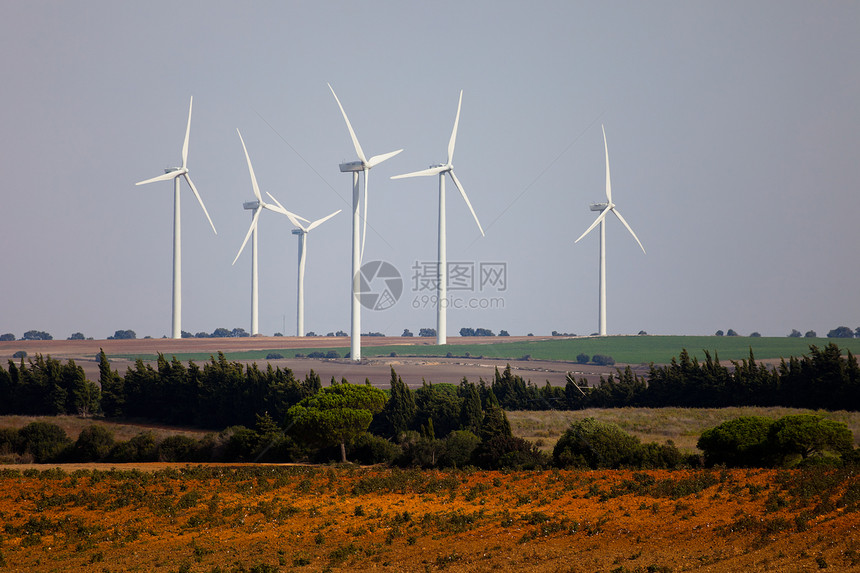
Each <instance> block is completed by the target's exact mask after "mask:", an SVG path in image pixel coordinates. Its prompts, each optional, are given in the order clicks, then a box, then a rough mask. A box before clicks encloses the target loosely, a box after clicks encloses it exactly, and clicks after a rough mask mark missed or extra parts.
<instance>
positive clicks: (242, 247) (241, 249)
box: [232, 207, 262, 265]
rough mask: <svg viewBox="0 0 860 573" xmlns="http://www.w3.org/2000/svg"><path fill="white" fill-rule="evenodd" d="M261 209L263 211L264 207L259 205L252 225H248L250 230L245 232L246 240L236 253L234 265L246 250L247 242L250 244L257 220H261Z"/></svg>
mask: <svg viewBox="0 0 860 573" xmlns="http://www.w3.org/2000/svg"><path fill="white" fill-rule="evenodd" d="M261 211H262V209H261V208H260V207H257V208H256V209H255V210H254V218H253V219H251V226H250V227H248V232H247V233H246V234H245V240H244V241H242V246H241V247H239V252H238V253H236V258H235V259H233V263H232V264H234V265H235V264H236V261H238V260H239V255H241V254H242V251H244V250H245V245H247V244H248V239H250V238H251V233H253V232H254V231H255V230H256V229H257V220H259V218H260V212H261Z"/></svg>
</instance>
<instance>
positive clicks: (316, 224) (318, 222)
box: [305, 209, 343, 231]
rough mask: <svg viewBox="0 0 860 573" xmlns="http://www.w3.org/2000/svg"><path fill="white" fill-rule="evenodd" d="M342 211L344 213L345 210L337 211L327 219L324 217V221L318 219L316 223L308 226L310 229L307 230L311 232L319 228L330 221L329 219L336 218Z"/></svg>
mask: <svg viewBox="0 0 860 573" xmlns="http://www.w3.org/2000/svg"><path fill="white" fill-rule="evenodd" d="M341 211H343V209H338V210H337V211H335V212H334V213H332V214H331V215H329V216H327V217H323V218H322V219H317V220H316V221H314V222H313V223H311V224H310V225H308V228H307V229H305V230H306V231H311V230H313V229H316V228H317V227H319V226H320V225H322V224H323V223H325V222H326V221H328V220H329V219H331V218H332V217H334V216H335V215H337V214H338V213H340V212H341Z"/></svg>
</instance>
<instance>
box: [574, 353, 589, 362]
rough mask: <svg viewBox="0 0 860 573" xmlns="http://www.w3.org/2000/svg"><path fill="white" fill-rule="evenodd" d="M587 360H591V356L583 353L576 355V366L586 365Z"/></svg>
mask: <svg viewBox="0 0 860 573" xmlns="http://www.w3.org/2000/svg"><path fill="white" fill-rule="evenodd" d="M589 360H591V356H589V355H588V354H585V353H584V352H582V353H580V354H577V355H576V362H577V364H588V361H589Z"/></svg>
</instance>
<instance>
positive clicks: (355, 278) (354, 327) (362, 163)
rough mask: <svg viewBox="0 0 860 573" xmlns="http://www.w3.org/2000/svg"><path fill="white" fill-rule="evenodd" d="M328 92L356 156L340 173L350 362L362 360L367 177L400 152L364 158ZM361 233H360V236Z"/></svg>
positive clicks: (348, 125)
mask: <svg viewBox="0 0 860 573" xmlns="http://www.w3.org/2000/svg"><path fill="white" fill-rule="evenodd" d="M328 89H330V90H331V94H332V95H333V96H334V100H335V101H336V102H337V106H338V107H339V108H340V113H341V114H343V119H344V121H346V127H347V129H348V130H349V136H350V137H351V138H352V144H353V146H355V153H356V154H357V155H358V161H350V162H348V163H341V164H340V170H341V172H342V173H352V299H351V301H350V308H351V319H350V354H349V356H350V358H351V359H352V360H355V361H358V360H361V305H360V302H359V298H358V297H359V293H360V292H361V276H360V271H361V259H362V257H363V256H364V241H365V239H366V238H367V177H368V175H369V174H370V170H371V168H373V167H375V166H377V165H379V164H380V163H382V162H383V161H385V160H386V159H390V158H392V157H394V156H395V155H397V154H398V153H400V152H401V151H403V150H402V149H398V150H397V151H392V152H390V153H383V154H382V155H374V156H373V157H371V158H370V159H367V158H366V157H365V155H364V151H362V149H361V145H360V144H359V143H358V138H357V137H356V136H355V131H354V130H353V129H352V124H350V123H349V118H348V117H347V116H346V112H345V111H344V109H343V106H342V105H341V103H340V100H339V99H337V94H336V93H334V89H333V88H332V87H331V84H329V86H328ZM359 173H364V217H363V218H364V225H363V229H360V228H359V225H360V223H361V221H360V220H359V205H360V203H361V201H360V190H359V186H358V174H359ZM359 233H360V234H359Z"/></svg>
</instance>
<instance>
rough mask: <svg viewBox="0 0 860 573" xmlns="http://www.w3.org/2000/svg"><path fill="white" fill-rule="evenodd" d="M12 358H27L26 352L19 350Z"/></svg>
mask: <svg viewBox="0 0 860 573" xmlns="http://www.w3.org/2000/svg"><path fill="white" fill-rule="evenodd" d="M12 358H27V351H26V350H19V351H18V352H16V353H15V354H13V355H12Z"/></svg>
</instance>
